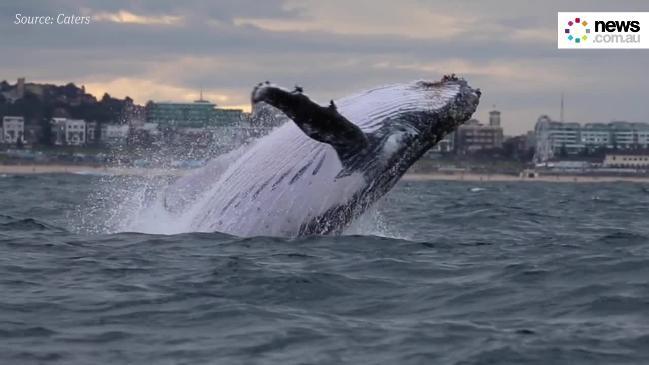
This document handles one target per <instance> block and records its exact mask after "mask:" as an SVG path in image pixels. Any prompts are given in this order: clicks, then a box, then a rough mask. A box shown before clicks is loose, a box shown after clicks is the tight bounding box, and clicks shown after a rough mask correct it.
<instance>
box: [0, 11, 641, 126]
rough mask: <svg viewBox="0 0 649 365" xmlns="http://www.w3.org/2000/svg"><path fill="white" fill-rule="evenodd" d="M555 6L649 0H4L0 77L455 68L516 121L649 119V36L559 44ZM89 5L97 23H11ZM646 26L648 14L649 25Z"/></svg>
mask: <svg viewBox="0 0 649 365" xmlns="http://www.w3.org/2000/svg"><path fill="white" fill-rule="evenodd" d="M557 11H649V2H647V1H646V0H644V1H614V2H612V1H600V2H596V1H581V0H573V1H570V2H565V1H535V2H531V1H529V2H526V1H519V0H509V1H461V0H460V1H458V0H454V1H424V0H421V1H417V0H400V1H384V0H367V1H350V0H340V1H338V0H335V1H332V0H327V1H324V0H319V1H284V0H233V1H172V0H162V1H147V2H145V1H122V0H116V1H100V0H61V1H48V2H47V3H45V2H41V1H3V2H2V3H1V4H0V15H1V16H2V18H3V19H2V22H1V23H0V79H3V78H4V79H7V80H10V81H11V82H15V79H16V78H17V77H21V76H24V77H26V78H27V79H28V81H33V82H55V83H66V82H69V81H72V82H75V83H77V84H83V85H85V86H86V88H87V90H88V91H90V92H92V93H93V94H95V95H97V96H99V97H100V96H101V94H102V93H103V92H108V93H110V94H111V95H115V96H118V97H124V96H126V95H129V96H131V97H132V98H134V99H135V100H136V101H137V102H139V103H145V102H146V101H147V100H149V99H153V100H194V99H196V98H197V97H198V92H199V89H200V88H203V90H204V95H205V97H206V98H207V99H210V100H212V101H214V102H216V103H217V104H218V105H221V106H227V107H245V108H246V109H249V98H250V91H251V89H252V87H253V85H254V84H255V83H257V82H259V81H265V80H271V81H273V82H275V83H278V84H281V85H285V86H287V87H291V86H293V85H294V84H296V83H297V84H300V85H302V86H303V87H304V89H305V91H306V92H307V93H308V94H309V95H310V96H312V97H313V98H315V99H316V100H320V101H326V100H329V99H332V98H338V97H341V96H344V95H346V94H348V93H351V92H354V91H357V90H360V89H364V88H369V87H373V86H377V85H380V84H386V83H394V82H403V81H410V80H415V79H439V78H440V77H441V76H442V75H443V74H445V73H457V74H459V75H461V76H463V77H464V78H466V79H467V80H468V81H469V83H470V84H471V85H472V86H474V87H480V88H481V89H482V90H483V96H482V101H481V104H480V107H479V109H478V113H477V115H476V117H477V118H478V119H480V120H483V121H486V120H487V113H488V111H489V110H490V109H491V108H492V107H493V105H496V108H497V109H499V110H501V111H502V113H503V114H502V118H503V124H504V126H505V133H506V134H517V133H522V132H524V131H526V130H528V129H530V128H532V127H533V125H534V123H535V121H536V119H537V118H538V116H539V115H540V114H549V115H550V116H552V117H554V118H558V117H559V105H560V95H561V92H564V93H565V100H566V103H565V104H566V112H565V120H566V121H575V122H581V123H584V122H608V121H611V120H628V121H634V122H649V92H648V91H647V90H648V87H647V83H648V81H649V76H648V75H649V50H557V45H556V43H557V41H556V22H557ZM17 13H20V14H23V15H27V16H41V15H43V16H54V17H56V16H57V15H58V14H59V13H63V14H65V15H66V16H68V15H81V16H91V20H90V24H87V25H15V24H13V23H14V20H15V16H16V14H17ZM648 26H649V25H648Z"/></svg>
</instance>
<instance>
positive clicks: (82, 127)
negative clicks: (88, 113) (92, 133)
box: [65, 119, 86, 146]
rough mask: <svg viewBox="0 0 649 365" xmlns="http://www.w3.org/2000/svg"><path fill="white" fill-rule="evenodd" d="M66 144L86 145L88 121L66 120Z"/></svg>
mask: <svg viewBox="0 0 649 365" xmlns="http://www.w3.org/2000/svg"><path fill="white" fill-rule="evenodd" d="M65 144H66V145H68V146H81V145H84V144H86V121H85V120H83V119H66V120H65Z"/></svg>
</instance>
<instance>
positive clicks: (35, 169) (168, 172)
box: [0, 165, 649, 183]
mask: <svg viewBox="0 0 649 365" xmlns="http://www.w3.org/2000/svg"><path fill="white" fill-rule="evenodd" d="M189 171H191V170H183V169H163V168H139V167H108V166H85V165H0V174H11V175H30V174H78V175H84V174H87V175H121V176H180V175H184V174H186V173H187V172H189ZM402 180H404V181H440V180H441V181H496V182H498V181H502V182H511V181H525V182H534V181H543V182H564V183H598V182H615V181H626V182H639V183H648V182H649V176H586V175H569V174H562V175H543V174H540V175H538V176H536V177H521V176H516V175H507V174H481V173H469V172H454V173H443V172H417V173H407V174H405V175H404V176H403V177H402Z"/></svg>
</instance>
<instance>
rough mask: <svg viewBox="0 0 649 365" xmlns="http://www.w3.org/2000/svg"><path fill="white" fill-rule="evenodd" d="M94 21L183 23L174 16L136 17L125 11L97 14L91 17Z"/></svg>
mask: <svg viewBox="0 0 649 365" xmlns="http://www.w3.org/2000/svg"><path fill="white" fill-rule="evenodd" d="M92 18H93V20H95V21H100V22H101V21H107V22H114V23H127V24H143V25H150V24H158V25H160V24H162V25H179V24H181V23H182V22H183V20H184V18H183V17H181V16H174V15H148V16H147V15H137V14H133V13H131V12H129V11H126V10H119V11H117V12H114V13H109V12H97V13H94V14H93V15H92Z"/></svg>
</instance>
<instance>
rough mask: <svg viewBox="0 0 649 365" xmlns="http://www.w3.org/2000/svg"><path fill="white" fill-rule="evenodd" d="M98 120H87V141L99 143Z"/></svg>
mask: <svg viewBox="0 0 649 365" xmlns="http://www.w3.org/2000/svg"><path fill="white" fill-rule="evenodd" d="M97 132H99V131H98V130H97V122H86V143H88V144H93V143H97V139H98V137H99V136H98V133H97Z"/></svg>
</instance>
